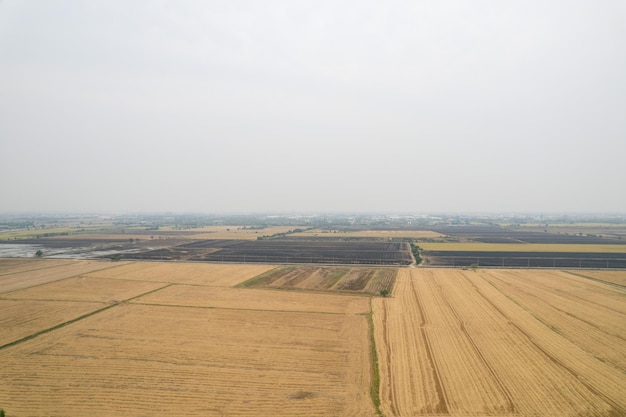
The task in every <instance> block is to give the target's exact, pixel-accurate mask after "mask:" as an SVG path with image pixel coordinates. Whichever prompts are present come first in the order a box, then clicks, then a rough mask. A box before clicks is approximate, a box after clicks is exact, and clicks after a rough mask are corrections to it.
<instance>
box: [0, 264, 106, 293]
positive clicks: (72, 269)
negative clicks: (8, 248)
mask: <svg viewBox="0 0 626 417" xmlns="http://www.w3.org/2000/svg"><path fill="white" fill-rule="evenodd" d="M30 262H31V264H30V266H29V265H28V264H19V263H18V264H12V265H13V266H9V267H8V268H7V269H6V270H5V269H3V268H2V266H3V264H2V263H0V294H2V293H7V292H10V291H15V290H19V289H22V288H28V287H32V286H34V285H41V284H45V283H48V282H53V281H57V280H60V279H65V278H70V277H74V276H78V275H82V274H85V273H88V272H91V271H97V270H102V269H106V268H109V267H111V263H110V262H106V261H71V262H69V263H68V261H56V260H42V259H38V260H31V261H30ZM9 265H11V264H9ZM18 266H19V267H18ZM16 268H17V269H16Z"/></svg>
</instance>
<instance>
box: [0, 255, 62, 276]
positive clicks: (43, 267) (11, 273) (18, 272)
mask: <svg viewBox="0 0 626 417" xmlns="http://www.w3.org/2000/svg"><path fill="white" fill-rule="evenodd" d="M2 259H29V258H2ZM55 260H56V259H55ZM32 261H35V262H41V261H44V262H45V261H46V259H37V260H35V259H32V260H31V262H32ZM70 263H72V260H70V259H68V260H66V261H64V263H62V264H60V265H51V266H42V267H41V268H33V269H26V270H23V271H17V272H5V273H3V274H0V276H2V277H3V276H5V275H13V274H20V273H22V272H32V271H40V270H42V269H49V268H56V267H59V266H67V264H70Z"/></svg>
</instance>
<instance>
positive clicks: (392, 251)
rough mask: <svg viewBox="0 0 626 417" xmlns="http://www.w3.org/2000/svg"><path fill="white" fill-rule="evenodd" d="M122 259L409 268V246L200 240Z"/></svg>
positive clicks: (401, 244)
mask: <svg viewBox="0 0 626 417" xmlns="http://www.w3.org/2000/svg"><path fill="white" fill-rule="evenodd" d="M122 258H123V259H150V260H168V259H170V260H188V261H203V262H239V263H250V262H254V263H274V264H278V263H320V264H370V265H408V264H410V263H411V256H410V253H409V245H408V243H403V242H388V241H382V242H381V241H369V240H366V241H328V240H319V239H313V240H309V239H270V240H254V241H248V240H222V239H212V240H199V241H194V242H190V243H185V244H182V245H178V246H175V247H171V248H167V249H158V250H153V251H145V252H137V253H125V254H123V255H122Z"/></svg>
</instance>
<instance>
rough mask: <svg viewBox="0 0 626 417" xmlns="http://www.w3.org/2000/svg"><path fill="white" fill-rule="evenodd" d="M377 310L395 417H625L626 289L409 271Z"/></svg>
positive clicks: (516, 275)
mask: <svg viewBox="0 0 626 417" xmlns="http://www.w3.org/2000/svg"><path fill="white" fill-rule="evenodd" d="M393 294H394V297H393V298H387V299H375V300H374V326H375V337H376V343H377V350H378V358H379V369H380V379H381V387H380V392H381V408H382V410H383V412H384V413H385V414H386V415H387V416H415V415H474V416H487V415H522V416H536V415H545V416H622V415H626V394H625V391H624V390H623V387H624V386H626V372H625V368H624V365H625V361H624V358H623V352H624V351H625V348H626V343H625V340H624V338H623V335H624V334H626V317H624V309H626V307H625V303H624V301H623V300H624V296H626V291H625V290H624V289H620V288H616V287H615V286H612V285H607V284H602V283H600V282H596V281H592V280H589V279H585V278H582V277H576V276H572V275H571V274H567V273H562V272H557V271H527V270H526V271H519V270H516V271H511V270H479V271H460V270H437V269H402V270H400V271H399V274H398V278H397V283H396V287H395V289H394V293H393Z"/></svg>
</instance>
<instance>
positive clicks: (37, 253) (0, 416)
mask: <svg viewBox="0 0 626 417" xmlns="http://www.w3.org/2000/svg"><path fill="white" fill-rule="evenodd" d="M35 256H36V257H38V258H41V257H42V256H43V252H42V251H41V249H39V250H38V251H37V252H35ZM0 417H2V414H0Z"/></svg>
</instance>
